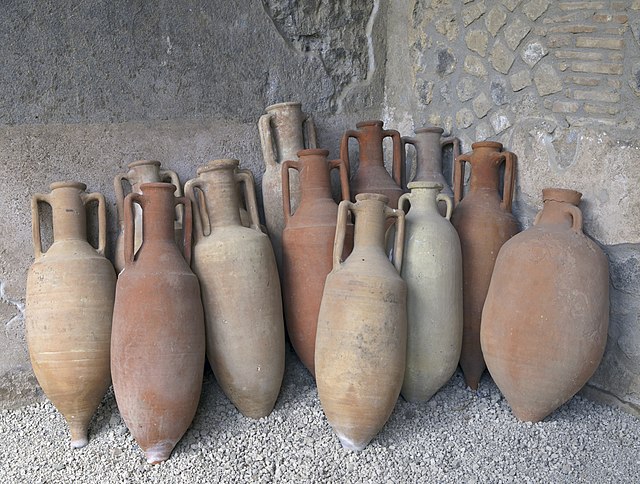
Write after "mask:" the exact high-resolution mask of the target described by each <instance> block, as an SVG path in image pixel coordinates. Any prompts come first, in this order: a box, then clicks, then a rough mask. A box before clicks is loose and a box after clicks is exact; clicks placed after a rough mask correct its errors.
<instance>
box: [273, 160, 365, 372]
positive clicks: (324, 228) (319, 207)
mask: <svg viewBox="0 0 640 484" xmlns="http://www.w3.org/2000/svg"><path fill="white" fill-rule="evenodd" d="M328 155H329V151H328V150H319V149H312V150H301V151H298V157H299V159H300V160H299V161H292V160H287V161H285V162H284V163H283V165H282V187H283V192H284V218H285V223H286V225H285V228H284V232H283V233H282V257H283V269H284V273H283V277H282V280H283V296H284V310H285V316H286V317H285V321H286V324H287V331H288V333H289V338H290V340H291V344H292V345H293V348H294V349H295V351H296V353H297V354H298V356H299V357H300V360H301V361H302V363H304V365H305V366H306V367H307V368H308V369H309V371H310V372H311V373H312V374H315V370H314V354H315V346H316V327H317V324H318V312H319V311H320V301H321V300H322V291H323V290H324V281H325V279H326V277H327V274H329V272H331V269H332V267H333V242H334V239H335V235H336V219H337V216H338V205H337V204H336V202H335V201H334V200H333V198H332V196H331V177H330V172H331V170H332V169H334V168H339V169H340V185H341V189H342V197H343V198H344V199H346V200H349V180H348V176H349V175H348V173H347V167H346V165H345V164H344V162H343V161H342V160H333V161H327V156H328ZM290 168H292V169H295V170H296V171H297V172H299V174H300V195H301V197H300V205H299V206H298V209H297V210H296V211H295V213H293V215H292V214H291V203H290V201H289V180H290V179H289V169H290ZM352 247H353V225H352V224H348V225H347V234H346V235H345V247H344V252H343V254H342V255H343V257H346V256H347V255H349V253H350V252H351V248H352Z"/></svg>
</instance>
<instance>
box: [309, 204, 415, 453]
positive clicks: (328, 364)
mask: <svg viewBox="0 0 640 484" xmlns="http://www.w3.org/2000/svg"><path fill="white" fill-rule="evenodd" d="M387 203H388V198H387V197H385V196H384V195H379V194H372V193H361V194H359V195H358V196H356V203H355V204H354V203H352V202H350V201H343V202H341V203H340V205H339V207H338V222H337V229H336V238H335V244H334V248H333V270H332V271H331V273H330V274H329V275H328V276H327V280H326V282H325V286H324V294H323V296H322V303H321V304H320V314H319V316H318V331H317V335H316V355H315V367H316V382H317V384H318V396H319V397H320V403H321V404H322V408H323V409H324V413H325V415H326V416H327V420H328V421H329V424H331V427H333V430H334V431H335V433H336V434H337V435H338V438H339V439H340V442H341V443H342V445H343V446H344V447H345V448H347V449H352V450H362V449H363V448H364V447H365V446H366V445H367V444H368V443H369V441H371V439H372V438H373V437H374V436H375V435H376V434H377V433H378V432H379V431H380V430H381V429H382V427H383V426H384V424H385V422H386V421H387V420H388V418H389V416H390V415H391V412H392V411H393V408H394V406H395V404H396V401H397V399H398V395H400V388H401V386H402V379H403V377H404V369H405V360H406V349H407V285H406V283H405V282H404V281H403V280H402V278H401V277H400V274H399V272H400V270H401V268H402V252H403V242H404V212H402V211H401V210H396V209H392V208H390V207H389V206H388V205H387ZM349 210H351V212H352V213H353V214H354V215H355V233H354V247H353V251H352V252H351V255H350V256H349V257H348V258H347V260H346V261H344V262H342V261H341V255H342V251H343V245H344V240H345V235H346V227H347V219H348V212H349ZM388 217H393V218H395V219H396V227H397V230H396V232H395V246H394V261H393V263H392V262H390V261H389V259H388V258H387V256H386V254H385V250H384V237H385V227H386V223H385V222H386V219H387V218H388Z"/></svg>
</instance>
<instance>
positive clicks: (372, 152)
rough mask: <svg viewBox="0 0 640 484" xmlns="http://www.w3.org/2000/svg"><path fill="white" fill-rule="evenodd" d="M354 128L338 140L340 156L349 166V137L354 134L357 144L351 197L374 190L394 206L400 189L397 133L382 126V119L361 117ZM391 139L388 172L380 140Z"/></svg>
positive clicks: (400, 163) (352, 136)
mask: <svg viewBox="0 0 640 484" xmlns="http://www.w3.org/2000/svg"><path fill="white" fill-rule="evenodd" d="M356 128H357V129H356V130H348V131H347V132H345V134H344V135H343V136H342V140H341V142H340V158H341V159H342V160H344V161H346V162H347V166H349V164H350V162H349V139H350V138H354V139H355V140H356V141H357V142H358V146H359V165H358V168H357V170H356V172H355V173H354V174H353V175H352V176H351V181H350V187H351V197H352V199H353V200H355V196H356V195H358V194H359V193H378V194H380V195H384V196H385V197H387V198H388V199H389V206H390V207H392V208H398V199H399V198H400V195H402V194H403V193H404V190H403V188H402V186H403V182H404V164H403V156H402V141H401V138H400V133H398V132H397V131H396V130H393V129H389V130H387V129H382V121H362V122H360V123H357V124H356ZM385 138H391V139H392V142H393V163H392V174H393V177H392V176H390V175H389V173H388V172H387V170H386V168H385V166H384V153H383V141H384V139H385Z"/></svg>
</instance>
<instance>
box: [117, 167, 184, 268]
mask: <svg viewBox="0 0 640 484" xmlns="http://www.w3.org/2000/svg"><path fill="white" fill-rule="evenodd" d="M127 167H128V168H129V171H127V173H120V174H118V175H116V176H115V178H114V180H113V186H114V189H115V193H116V207H117V209H118V236H117V238H116V252H115V258H114V265H115V267H116V271H117V272H120V271H121V270H122V269H123V268H124V196H125V195H124V188H123V186H122V183H123V182H127V183H128V184H129V185H130V188H131V191H132V192H133V193H141V192H140V185H142V184H143V183H156V182H168V183H171V184H172V185H173V186H174V187H175V192H174V194H175V196H176V197H181V196H182V185H181V184H180V179H179V178H178V175H177V174H176V173H175V172H174V171H171V170H165V169H164V168H161V167H160V162H159V161H154V160H139V161H134V162H133V163H129V164H128V165H127ZM134 210H135V218H136V220H135V224H134V225H135V236H134V250H135V251H136V252H137V251H138V249H139V248H140V245H141V244H142V210H141V209H140V207H139V206H138V205H137V204H134ZM174 232H175V239H176V243H178V244H182V207H181V206H178V207H176V218H175V221H174Z"/></svg>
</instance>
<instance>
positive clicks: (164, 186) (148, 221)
mask: <svg viewBox="0 0 640 484" xmlns="http://www.w3.org/2000/svg"><path fill="white" fill-rule="evenodd" d="M175 189H176V187H174V186H173V185H172V184H171V183H143V184H142V185H140V191H141V198H140V203H141V206H142V238H143V240H144V243H148V242H156V241H171V242H174V241H175V231H174V230H175V229H174V215H175V204H176V199H175V196H174V191H175Z"/></svg>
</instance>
